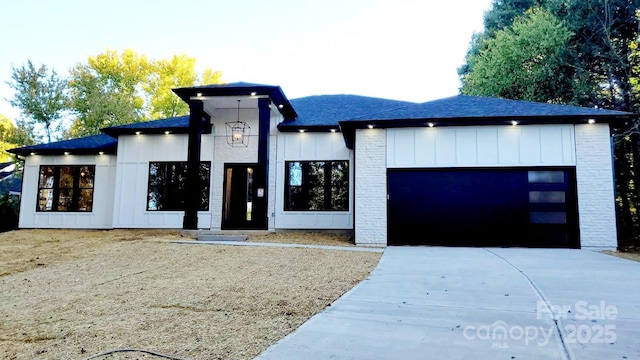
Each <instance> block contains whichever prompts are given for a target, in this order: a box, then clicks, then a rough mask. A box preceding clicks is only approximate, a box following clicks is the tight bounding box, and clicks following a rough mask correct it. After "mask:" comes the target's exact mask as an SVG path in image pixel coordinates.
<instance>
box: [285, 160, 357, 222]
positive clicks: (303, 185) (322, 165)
mask: <svg viewBox="0 0 640 360" xmlns="http://www.w3.org/2000/svg"><path fill="white" fill-rule="evenodd" d="M285 167H286V171H285V176H286V178H285V205H284V210H289V211H348V210H349V161H347V160H339V161H287V162H286V163H285Z"/></svg>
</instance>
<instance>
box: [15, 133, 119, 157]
mask: <svg viewBox="0 0 640 360" xmlns="http://www.w3.org/2000/svg"><path fill="white" fill-rule="evenodd" d="M117 144H118V140H117V139H116V138H114V137H111V136H109V135H107V134H99V135H91V136H85V137H81V138H77V139H71V140H63V141H56V142H51V143H47V144H39V145H31V146H24V147H19V148H15V149H11V150H9V152H10V153H13V154H17V155H23V156H26V155H29V154H31V153H36V154H41V155H47V154H62V153H64V152H65V151H68V152H70V153H73V154H97V153H98V152H100V151H102V152H104V153H106V154H114V153H115V152H116V147H117Z"/></svg>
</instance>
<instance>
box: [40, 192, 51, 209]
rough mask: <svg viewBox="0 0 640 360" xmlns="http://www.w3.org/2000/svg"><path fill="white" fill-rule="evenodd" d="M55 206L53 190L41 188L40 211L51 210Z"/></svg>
mask: <svg viewBox="0 0 640 360" xmlns="http://www.w3.org/2000/svg"><path fill="white" fill-rule="evenodd" d="M52 208H53V190H52V189H41V190H40V191H39V192H38V211H51V209H52Z"/></svg>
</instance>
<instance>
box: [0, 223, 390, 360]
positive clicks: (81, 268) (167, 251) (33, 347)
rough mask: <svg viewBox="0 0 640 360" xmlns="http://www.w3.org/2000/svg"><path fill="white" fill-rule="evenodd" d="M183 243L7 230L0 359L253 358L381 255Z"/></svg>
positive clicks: (1, 240)
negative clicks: (117, 350)
mask: <svg viewBox="0 0 640 360" xmlns="http://www.w3.org/2000/svg"><path fill="white" fill-rule="evenodd" d="M277 236H278V238H277V239H276V240H279V241H283V238H282V237H283V235H282V234H279V235H277ZM287 236H290V237H291V239H292V242H312V243H323V242H328V243H330V244H331V245H335V244H336V243H335V241H338V242H339V241H341V240H340V239H337V238H335V237H334V236H327V235H320V236H319V237H318V238H317V239H313V238H312V237H313V236H312V235H311V234H296V233H291V234H288V235H287ZM302 237H306V238H307V239H306V240H304V241H301V240H300V238H302ZM178 239H182V240H184V238H181V237H180V236H179V234H178V233H177V232H172V231H143V230H111V231H84V230H76V231H62V230H19V231H13V232H9V233H2V234H0V290H1V291H0V358H2V359H85V358H88V357H90V356H92V355H95V354H99V353H102V352H105V351H107V350H111V349H124V348H136V349H145V350H150V351H153V352H158V353H162V354H168V355H172V356H176V357H181V358H189V359H251V358H253V357H255V356H257V355H258V354H259V353H260V352H261V351H263V350H264V349H266V348H267V347H268V346H269V345H270V344H272V343H274V342H276V341H277V340H279V339H280V338H282V337H283V336H285V335H286V334H288V333H289V332H291V331H293V330H294V329H296V328H297V327H298V326H300V325H301V324H302V323H303V322H304V321H305V320H307V319H308V318H309V317H311V316H312V315H313V314H315V313H317V312H319V311H321V310H322V309H323V308H324V307H326V306H327V305H329V304H330V303H331V302H332V301H333V300H335V299H336V298H337V297H339V296H340V295H342V294H343V293H344V292H345V291H347V290H349V289H350V288H351V287H353V286H354V285H355V284H357V283H358V282H359V281H361V280H363V279H364V278H366V277H367V275H368V274H369V273H370V271H371V270H373V268H374V267H375V266H376V265H377V263H378V260H379V259H380V255H381V254H380V253H370V252H352V251H337V250H321V249H307V248H270V247H268V248H267V247H245V246H242V247H240V246H219V245H187V244H176V243H172V242H171V240H178ZM261 240H262V241H268V239H267V238H261ZM345 245H348V244H345ZM99 358H100V359H141V358H149V359H150V358H156V357H154V356H152V355H148V354H147V355H145V354H143V353H117V354H112V355H107V356H100V357H99Z"/></svg>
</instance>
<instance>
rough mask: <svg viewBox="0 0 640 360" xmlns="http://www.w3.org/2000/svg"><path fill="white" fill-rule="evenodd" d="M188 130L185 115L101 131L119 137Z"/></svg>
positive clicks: (187, 116)
mask: <svg viewBox="0 0 640 360" xmlns="http://www.w3.org/2000/svg"><path fill="white" fill-rule="evenodd" d="M188 128H189V115H185V116H176V117H171V118H166V119H158V120H151V121H142V122H138V123H133V124H126V125H118V126H111V127H108V128H104V129H101V130H102V132H104V133H105V134H109V135H111V136H113V137H117V136H118V135H124V134H134V133H135V132H136V131H142V132H144V133H146V134H161V133H163V132H165V131H171V132H172V133H186V132H187V129H188Z"/></svg>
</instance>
